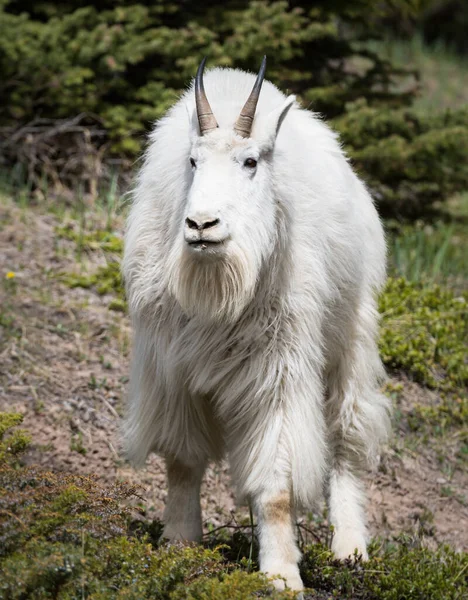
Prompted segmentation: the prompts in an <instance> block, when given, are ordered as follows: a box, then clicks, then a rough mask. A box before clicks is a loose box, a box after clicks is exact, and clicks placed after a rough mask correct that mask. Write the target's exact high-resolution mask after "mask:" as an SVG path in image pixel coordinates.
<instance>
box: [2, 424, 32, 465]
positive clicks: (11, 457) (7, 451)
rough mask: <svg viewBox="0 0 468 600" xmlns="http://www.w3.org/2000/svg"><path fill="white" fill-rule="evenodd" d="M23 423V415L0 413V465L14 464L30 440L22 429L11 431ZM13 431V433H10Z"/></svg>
mask: <svg viewBox="0 0 468 600" xmlns="http://www.w3.org/2000/svg"><path fill="white" fill-rule="evenodd" d="M22 422H23V415H20V414H18V413H2V412H0V465H1V464H2V463H3V462H8V463H12V462H15V461H16V459H17V457H18V456H19V455H20V454H21V453H22V452H23V451H24V450H25V449H26V447H27V446H28V445H29V443H30V441H31V438H30V436H29V435H28V433H27V432H26V431H24V430H23V429H13V428H15V427H16V426H17V425H20V424H21V423H22ZM12 429H13V431H12Z"/></svg>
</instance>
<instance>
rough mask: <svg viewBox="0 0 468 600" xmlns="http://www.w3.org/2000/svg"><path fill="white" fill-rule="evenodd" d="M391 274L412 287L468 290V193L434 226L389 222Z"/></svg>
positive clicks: (452, 204) (425, 222)
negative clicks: (434, 285)
mask: <svg viewBox="0 0 468 600" xmlns="http://www.w3.org/2000/svg"><path fill="white" fill-rule="evenodd" d="M386 228H387V234H388V235H387V241H388V247H389V257H388V258H389V261H388V262H389V272H390V274H392V275H394V276H397V277H405V278H406V279H407V280H408V281H410V282H412V283H418V282H426V283H434V282H435V283H441V284H444V285H447V286H449V287H450V288H451V289H454V290H456V291H459V292H463V291H464V290H465V291H466V290H467V289H468V260H467V256H468V192H466V193H464V194H459V195H458V196H457V197H455V198H453V200H452V201H451V202H449V204H448V210H447V209H446V212H445V214H443V215H442V216H439V217H436V218H433V220H432V222H428V221H423V220H420V221H417V222H415V223H413V224H412V225H408V224H401V223H398V222H395V221H391V222H387V223H386Z"/></svg>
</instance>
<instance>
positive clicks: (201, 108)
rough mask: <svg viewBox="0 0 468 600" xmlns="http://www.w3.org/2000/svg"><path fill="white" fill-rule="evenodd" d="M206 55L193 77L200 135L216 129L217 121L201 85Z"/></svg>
mask: <svg viewBox="0 0 468 600" xmlns="http://www.w3.org/2000/svg"><path fill="white" fill-rule="evenodd" d="M205 63H206V56H205V58H204V59H203V60H202V61H201V63H200V66H199V67H198V71H197V75H196V77H195V102H196V105H197V116H198V124H199V126H200V135H205V133H208V132H209V131H212V130H213V129H216V128H217V127H218V123H217V121H216V119H215V116H214V114H213V111H212V110H211V106H210V103H209V102H208V98H207V97H206V94H205V86H204V85H203V70H204V68H205Z"/></svg>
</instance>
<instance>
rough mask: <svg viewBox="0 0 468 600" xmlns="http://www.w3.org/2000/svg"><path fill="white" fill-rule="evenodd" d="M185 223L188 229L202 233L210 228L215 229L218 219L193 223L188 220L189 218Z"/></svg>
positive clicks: (191, 220)
mask: <svg viewBox="0 0 468 600" xmlns="http://www.w3.org/2000/svg"><path fill="white" fill-rule="evenodd" d="M185 223H186V225H187V227H189V228H190V229H197V230H199V231H202V230H203V229H209V228H210V227H215V226H216V225H218V224H219V219H211V220H205V221H194V220H193V219H190V218H189V217H187V218H186V219H185Z"/></svg>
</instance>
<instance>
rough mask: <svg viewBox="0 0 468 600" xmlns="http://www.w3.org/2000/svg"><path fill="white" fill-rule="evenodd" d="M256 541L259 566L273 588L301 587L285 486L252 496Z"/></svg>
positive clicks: (288, 493) (290, 511)
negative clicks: (272, 578) (271, 582)
mask: <svg viewBox="0 0 468 600" xmlns="http://www.w3.org/2000/svg"><path fill="white" fill-rule="evenodd" d="M253 505H254V511H255V514H256V516H257V523H258V537H259V542H260V569H261V570H262V571H263V572H264V573H266V574H267V575H269V576H278V575H279V576H280V577H282V578H283V579H275V580H274V581H273V583H274V585H275V587H276V588H277V589H284V587H285V584H286V585H287V586H288V587H289V588H291V589H292V590H302V589H303V587H304V586H303V584H302V580H301V576H300V575H299V567H298V562H299V559H300V556H301V555H300V552H299V549H298V547H297V544H296V538H295V535H294V511H293V508H292V500H291V492H290V489H289V488H288V487H286V486H283V487H280V488H277V489H275V488H271V489H268V490H264V491H263V492H262V493H260V494H259V495H258V496H256V497H255V498H254V499H253Z"/></svg>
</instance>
